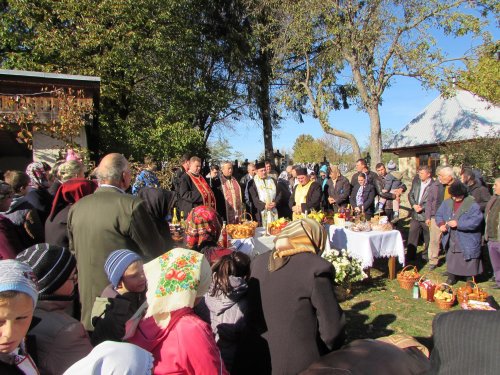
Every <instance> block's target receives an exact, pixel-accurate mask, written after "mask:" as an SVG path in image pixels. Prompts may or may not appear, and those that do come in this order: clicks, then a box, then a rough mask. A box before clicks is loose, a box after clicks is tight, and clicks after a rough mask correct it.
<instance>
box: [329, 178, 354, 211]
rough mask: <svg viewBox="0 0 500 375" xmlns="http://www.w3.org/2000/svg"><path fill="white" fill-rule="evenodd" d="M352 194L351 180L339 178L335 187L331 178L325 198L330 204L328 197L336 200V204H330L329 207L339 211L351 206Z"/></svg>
mask: <svg viewBox="0 0 500 375" xmlns="http://www.w3.org/2000/svg"><path fill="white" fill-rule="evenodd" d="M350 193H351V184H350V183H349V180H348V179H347V178H346V177H344V176H339V178H337V182H336V183H335V187H333V181H332V180H331V179H330V178H329V179H328V181H327V182H326V188H325V197H326V201H327V202H328V197H332V198H334V199H335V203H334V204H333V205H331V204H330V203H328V205H327V207H329V208H330V207H331V208H333V209H334V210H335V212H337V211H338V209H339V207H347V205H348V204H349V194H350Z"/></svg>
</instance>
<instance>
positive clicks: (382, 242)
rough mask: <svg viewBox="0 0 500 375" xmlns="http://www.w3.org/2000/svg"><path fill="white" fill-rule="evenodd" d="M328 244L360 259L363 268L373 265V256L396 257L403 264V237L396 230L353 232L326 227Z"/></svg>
mask: <svg viewBox="0 0 500 375" xmlns="http://www.w3.org/2000/svg"><path fill="white" fill-rule="evenodd" d="M327 230H328V237H329V239H330V246H331V247H332V248H334V249H346V250H347V252H348V253H349V255H350V256H352V257H355V258H356V259H359V260H360V261H361V264H362V266H363V268H367V267H371V266H373V258H381V257H398V261H399V263H401V264H403V265H404V262H405V250H404V246H403V238H402V237H401V233H400V232H399V231H397V230H391V231H387V232H379V231H371V232H354V231H352V230H349V229H345V228H343V227H338V226H335V225H330V226H329V227H327Z"/></svg>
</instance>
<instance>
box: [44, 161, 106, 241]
mask: <svg viewBox="0 0 500 375" xmlns="http://www.w3.org/2000/svg"><path fill="white" fill-rule="evenodd" d="M75 163H76V162H75ZM96 189H97V184H96V183H95V182H93V181H90V180H87V179H85V178H71V179H69V180H67V181H65V182H63V184H62V185H61V186H59V189H57V193H56V195H55V197H54V202H52V210H51V211H50V214H49V217H48V218H47V221H45V241H46V242H47V243H50V244H51V245H58V246H62V247H69V239H68V213H69V210H70V209H71V207H72V206H73V205H74V204H75V203H76V202H78V201H79V200H80V199H82V198H83V197H85V196H87V195H90V194H92V193H93V192H94V191H95V190H96Z"/></svg>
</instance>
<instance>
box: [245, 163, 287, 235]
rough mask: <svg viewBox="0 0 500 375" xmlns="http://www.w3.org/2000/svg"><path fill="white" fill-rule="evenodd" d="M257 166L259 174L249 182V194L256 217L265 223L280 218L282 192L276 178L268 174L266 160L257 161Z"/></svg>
mask: <svg viewBox="0 0 500 375" xmlns="http://www.w3.org/2000/svg"><path fill="white" fill-rule="evenodd" d="M255 168H256V169H257V174H256V175H255V176H254V178H253V179H252V180H250V181H249V182H248V194H249V195H250V201H251V202H252V206H253V210H254V211H253V215H254V218H255V219H256V220H257V221H258V222H259V225H264V224H266V223H270V222H271V221H274V220H276V219H277V218H278V211H277V202H279V201H280V199H281V192H280V190H279V189H278V185H277V184H276V182H275V181H274V179H273V178H272V177H269V176H268V175H267V172H266V165H265V163H264V162H259V163H257V164H256V165H255Z"/></svg>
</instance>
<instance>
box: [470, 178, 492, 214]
mask: <svg viewBox="0 0 500 375" xmlns="http://www.w3.org/2000/svg"><path fill="white" fill-rule="evenodd" d="M468 189H469V194H470V195H472V196H473V197H474V199H475V200H476V203H477V204H478V205H479V207H480V208H481V212H482V213H484V210H485V208H486V204H487V203H488V201H489V200H490V198H491V195H490V192H489V191H488V188H487V187H486V186H483V185H481V184H478V183H477V182H474V184H473V185H470V186H468Z"/></svg>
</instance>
